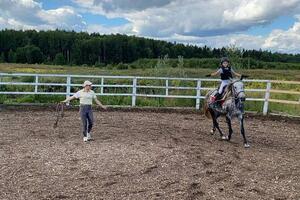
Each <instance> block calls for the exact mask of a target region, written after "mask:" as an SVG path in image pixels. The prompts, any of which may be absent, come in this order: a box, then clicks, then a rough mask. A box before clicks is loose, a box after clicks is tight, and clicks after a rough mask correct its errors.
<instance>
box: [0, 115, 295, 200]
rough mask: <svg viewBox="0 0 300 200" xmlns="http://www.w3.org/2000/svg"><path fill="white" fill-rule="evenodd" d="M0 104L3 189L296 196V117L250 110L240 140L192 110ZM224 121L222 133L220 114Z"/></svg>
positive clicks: (19, 193)
mask: <svg viewBox="0 0 300 200" xmlns="http://www.w3.org/2000/svg"><path fill="white" fill-rule="evenodd" d="M94 117H95V126H94V129H93V133H92V134H93V138H94V141H91V142H88V143H84V142H83V141H82V136H81V131H80V120H79V115H78V111H76V110H66V111H65V117H64V118H63V120H62V121H60V122H59V124H58V128H56V129H53V123H54V121H55V111H54V110H52V111H51V110H44V111H41V110H36V111H33V110H27V111H20V110H1V111H0V136H1V137H0V138H1V139H0V199H2V200H4V199H30V200H32V199H105V200H107V199H138V200H142V199H212V200H213V199H228V200H232V199H247V200H261V199H268V200H269V199H274V200H285V199H295V200H299V199H300V121H299V120H298V121H297V120H289V119H275V118H263V117H253V116H248V117H247V118H246V120H245V128H246V134H247V137H248V139H249V141H250V144H251V148H249V149H245V148H244V147H243V144H242V138H241V136H240V135H239V126H238V123H237V120H234V123H233V128H234V134H233V138H232V141H231V142H227V141H222V140H220V137H219V135H218V134H215V135H211V134H210V133H209V130H210V128H211V122H210V120H208V119H206V118H205V117H204V116H203V115H201V114H197V113H180V112H175V113H174V112H173V113H171V112H169V113H168V112H165V113H155V112H142V111H139V112H128V111H126V112H124V111H106V112H103V111H98V110H97V111H95V112H94ZM221 127H222V128H223V130H224V131H225V132H226V133H227V129H226V128H227V127H226V123H225V120H224V119H222V120H221Z"/></svg>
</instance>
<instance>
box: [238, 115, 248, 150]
mask: <svg viewBox="0 0 300 200" xmlns="http://www.w3.org/2000/svg"><path fill="white" fill-rule="evenodd" d="M238 119H239V121H240V129H241V135H242V136H243V139H244V147H245V148H249V147H250V145H249V143H248V141H247V139H246V136H245V129H244V115H243V114H241V115H240V116H239V117H238Z"/></svg>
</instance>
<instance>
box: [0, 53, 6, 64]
mask: <svg viewBox="0 0 300 200" xmlns="http://www.w3.org/2000/svg"><path fill="white" fill-rule="evenodd" d="M0 62H1V63H3V62H5V55H4V52H2V53H1V56H0Z"/></svg>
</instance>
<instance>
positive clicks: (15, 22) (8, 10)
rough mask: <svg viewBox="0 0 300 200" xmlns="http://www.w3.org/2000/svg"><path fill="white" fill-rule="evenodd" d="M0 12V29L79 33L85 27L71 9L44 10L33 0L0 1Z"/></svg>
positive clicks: (80, 18)
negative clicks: (52, 30) (59, 30)
mask: <svg viewBox="0 0 300 200" xmlns="http://www.w3.org/2000/svg"><path fill="white" fill-rule="evenodd" d="M0 11H1V12H0V17H1V21H0V28H12V29H36V30H44V29H56V28H60V29H67V30H77V31H80V30H82V29H84V28H85V26H86V24H85V22H84V21H83V18H82V17H81V16H80V15H79V14H77V13H76V12H75V10H74V9H73V8H72V7H62V8H58V9H53V10H44V9H43V8H42V4H41V3H37V2H35V1H34V0H0Z"/></svg>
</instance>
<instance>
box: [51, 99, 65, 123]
mask: <svg viewBox="0 0 300 200" xmlns="http://www.w3.org/2000/svg"><path fill="white" fill-rule="evenodd" d="M63 117H64V104H63V103H58V104H56V120H55V122H54V124H53V128H57V125H58V122H59V119H60V118H63Z"/></svg>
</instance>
